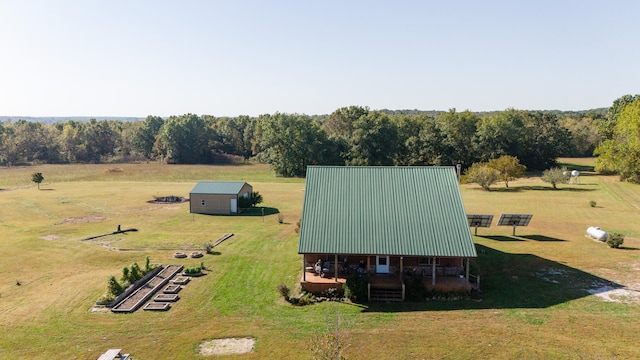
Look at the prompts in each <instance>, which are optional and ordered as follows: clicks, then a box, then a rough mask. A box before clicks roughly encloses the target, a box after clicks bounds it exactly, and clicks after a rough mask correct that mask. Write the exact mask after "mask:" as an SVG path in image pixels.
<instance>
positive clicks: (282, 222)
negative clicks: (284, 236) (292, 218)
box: [278, 214, 284, 224]
mask: <svg viewBox="0 0 640 360" xmlns="http://www.w3.org/2000/svg"><path fill="white" fill-rule="evenodd" d="M278 223H279V224H284V215H282V214H278Z"/></svg>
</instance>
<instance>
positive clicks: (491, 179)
mask: <svg viewBox="0 0 640 360" xmlns="http://www.w3.org/2000/svg"><path fill="white" fill-rule="evenodd" d="M464 175H465V180H466V181H467V183H472V184H474V183H475V184H478V185H480V186H481V187H482V189H484V190H486V191H489V190H490V187H491V185H493V184H495V183H496V182H497V181H498V179H500V173H499V172H498V170H496V169H494V168H491V167H489V165H487V164H486V163H473V165H471V167H469V168H468V169H467V170H466V171H465V173H464Z"/></svg>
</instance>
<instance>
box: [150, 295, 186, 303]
mask: <svg viewBox="0 0 640 360" xmlns="http://www.w3.org/2000/svg"><path fill="white" fill-rule="evenodd" d="M179 299H180V297H179V296H178V294H158V295H156V297H155V298H153V301H157V302H176V301H178V300H179Z"/></svg>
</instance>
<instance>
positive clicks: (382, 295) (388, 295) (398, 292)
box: [370, 288, 402, 302]
mask: <svg viewBox="0 0 640 360" xmlns="http://www.w3.org/2000/svg"><path fill="white" fill-rule="evenodd" d="M370 301H382V302H388V301H402V289H401V288H371V299H370Z"/></svg>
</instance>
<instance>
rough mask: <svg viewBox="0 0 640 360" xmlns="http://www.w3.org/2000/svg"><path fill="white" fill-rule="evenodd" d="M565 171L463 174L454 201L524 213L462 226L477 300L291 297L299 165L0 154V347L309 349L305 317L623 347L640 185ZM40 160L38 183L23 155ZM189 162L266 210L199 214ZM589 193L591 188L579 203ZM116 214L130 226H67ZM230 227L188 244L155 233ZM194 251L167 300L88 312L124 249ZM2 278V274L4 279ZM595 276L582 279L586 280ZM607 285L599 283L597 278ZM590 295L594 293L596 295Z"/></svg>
mask: <svg viewBox="0 0 640 360" xmlns="http://www.w3.org/2000/svg"><path fill="white" fill-rule="evenodd" d="M564 161H565V162H566V163H567V164H568V167H570V168H579V169H580V170H581V171H582V172H583V174H582V176H581V177H580V182H579V183H578V184H567V185H559V190H557V191H554V190H551V186H550V185H549V184H546V183H544V182H542V181H541V180H540V179H539V178H538V177H529V178H523V179H520V180H518V181H515V182H510V183H509V185H510V186H509V189H505V188H504V185H503V184H498V185H496V186H494V187H493V190H492V191H490V192H485V191H482V190H481V189H480V188H479V187H478V186H477V185H472V184H469V185H463V186H462V194H463V198H464V202H465V207H466V210H467V212H468V213H483V214H494V216H495V217H496V219H494V224H495V221H496V220H497V217H498V216H499V215H500V214H501V213H531V214H534V216H533V219H532V221H531V224H530V225H529V226H528V227H523V228H518V229H517V231H516V236H512V228H510V227H496V226H492V227H491V228H488V229H485V228H480V229H479V230H478V236H477V237H475V238H474V240H475V241H476V244H477V248H478V255H479V257H478V259H477V260H476V261H475V262H474V263H473V266H472V270H473V272H474V273H478V274H480V277H481V287H482V290H483V293H484V300H483V301H482V302H474V301H457V302H425V303H401V304H382V303H381V304H376V303H374V304H365V305H356V304H348V303H328V302H325V303H320V304H315V305H312V306H305V307H293V306H290V305H289V304H288V303H286V302H285V301H284V300H283V299H282V298H281V297H280V295H279V294H278V292H277V286H278V285H279V284H286V285H287V286H289V287H290V288H294V287H295V286H296V282H297V280H298V279H299V277H300V274H301V270H302V263H301V257H300V255H298V254H297V235H296V233H295V227H296V222H297V221H298V219H299V218H300V215H301V211H302V199H303V196H304V179H289V178H279V177H275V176H274V175H273V173H272V172H271V171H269V169H268V167H266V166H263V165H251V164H247V165H235V166H176V165H159V164H124V165H60V166H54V165H44V166H32V167H26V168H25V167H15V168H2V169H0V327H1V329H2V332H1V335H0V359H5V358H7V359H8V358H17V359H52V358H65V359H96V358H98V356H99V355H100V354H101V353H102V352H104V351H105V350H107V349H108V348H122V349H124V350H125V351H126V352H130V353H132V354H133V355H134V356H135V358H136V359H143V360H144V359H167V358H171V359H199V358H203V357H202V356H200V355H198V353H197V347H198V345H199V344H200V343H201V342H202V341H203V340H209V339H216V338H225V337H252V338H254V339H255V340H256V343H255V348H254V351H253V352H252V353H249V354H244V355H235V356H231V358H241V359H311V358H312V357H313V354H312V352H311V351H310V350H309V348H310V345H311V343H312V338H313V337H314V335H315V334H322V333H326V332H328V331H330V330H331V329H334V328H335V323H336V319H337V318H338V317H339V319H340V333H341V336H343V337H344V339H345V342H346V343H347V344H348V346H347V348H346V351H345V353H344V355H345V356H346V357H347V358H349V359H367V358H370V359H514V358H518V359H549V358H554V359H585V358H586V359H631V358H640V348H639V347H638V346H637V344H635V335H636V334H637V333H638V331H639V330H640V296H638V295H639V293H638V292H637V291H634V290H640V279H639V278H638V276H637V273H638V270H640V259H639V256H640V251H639V250H640V240H639V238H640V222H638V218H639V215H640V186H637V185H631V184H626V183H620V182H618V181H617V178H616V177H610V176H600V175H597V174H594V173H593V172H590V171H589V170H591V169H592V168H591V166H592V164H593V159H564ZM36 171H38V172H42V173H43V175H44V177H45V180H44V182H43V183H42V184H41V189H42V190H38V189H37V187H36V185H35V184H34V183H31V182H30V178H31V173H33V172H36ZM199 180H234V181H235V180H237V181H247V182H249V183H250V184H252V185H253V186H254V190H255V191H258V192H259V193H260V194H262V195H263V196H264V203H263V204H261V205H263V206H265V207H270V208H275V209H278V211H279V212H280V213H281V214H282V215H283V216H284V224H280V223H279V222H278V219H277V216H276V215H269V216H265V217H264V218H263V217H261V216H203V215H192V214H190V213H189V205H188V203H183V204H167V205H155V204H149V203H147V201H149V200H152V199H153V197H154V196H167V195H178V196H185V197H188V194H189V190H190V189H191V188H192V187H193V186H194V185H195V183H196V182H197V181H199ZM590 201H595V202H596V204H597V205H596V206H595V207H592V206H590ZM118 225H121V226H122V228H123V229H127V228H136V229H138V231H137V232H129V233H126V234H119V235H112V236H107V237H104V238H100V240H99V241H98V240H96V241H83V240H82V239H84V238H86V237H90V236H95V235H99V234H104V233H109V232H112V231H115V230H116V228H117V226H118ZM589 226H600V227H602V228H603V229H604V230H606V231H608V232H620V233H623V234H624V235H625V243H624V245H623V248H622V249H610V248H609V247H608V246H607V245H606V244H604V243H599V242H596V241H593V240H590V239H588V238H586V237H585V231H586V228H587V227H589ZM224 233H234V234H235V236H234V237H232V238H231V239H229V240H227V241H226V242H224V243H222V244H221V245H220V246H218V247H217V248H216V249H215V250H216V251H217V254H215V255H206V256H205V257H204V258H201V259H174V258H173V257H172V254H173V252H174V251H173V250H161V251H160V250H155V251H154V250H147V251H113V250H109V246H111V247H117V248H165V247H166V248H184V249H190V248H195V247H202V246H203V244H204V243H205V242H210V241H213V240H215V239H217V238H218V237H219V236H221V235H222V234H224ZM147 256H149V257H150V258H151V261H152V262H154V263H163V264H169V263H179V264H185V265H196V264H199V263H200V262H204V264H205V265H206V266H207V267H208V268H209V269H210V271H208V273H207V275H206V276H203V277H201V278H197V279H194V280H193V281H192V282H191V283H189V284H188V285H187V286H186V287H185V288H184V289H183V290H182V291H181V292H180V297H181V300H180V301H178V302H177V303H176V304H175V305H174V306H173V308H172V309H171V310H170V311H168V312H162V313H154V312H144V311H137V312H135V313H133V314H112V313H94V312H90V311H89V310H90V308H91V307H92V305H93V304H94V302H95V300H97V299H98V298H99V297H100V296H101V295H102V294H103V293H104V292H105V291H106V284H107V279H108V277H109V276H110V275H115V276H116V277H119V276H120V274H121V270H122V268H123V267H125V266H128V265H130V264H131V263H132V262H138V263H139V264H141V265H142V264H144V261H145V258H146V257H147ZM18 283H19V285H18ZM589 290H591V291H592V292H599V294H595V295H594V294H591V293H590V292H589ZM605 290H613V291H612V292H604V291H605ZM606 295H609V296H610V300H614V301H605V300H606V299H605V298H604V297H605V296H606Z"/></svg>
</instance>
